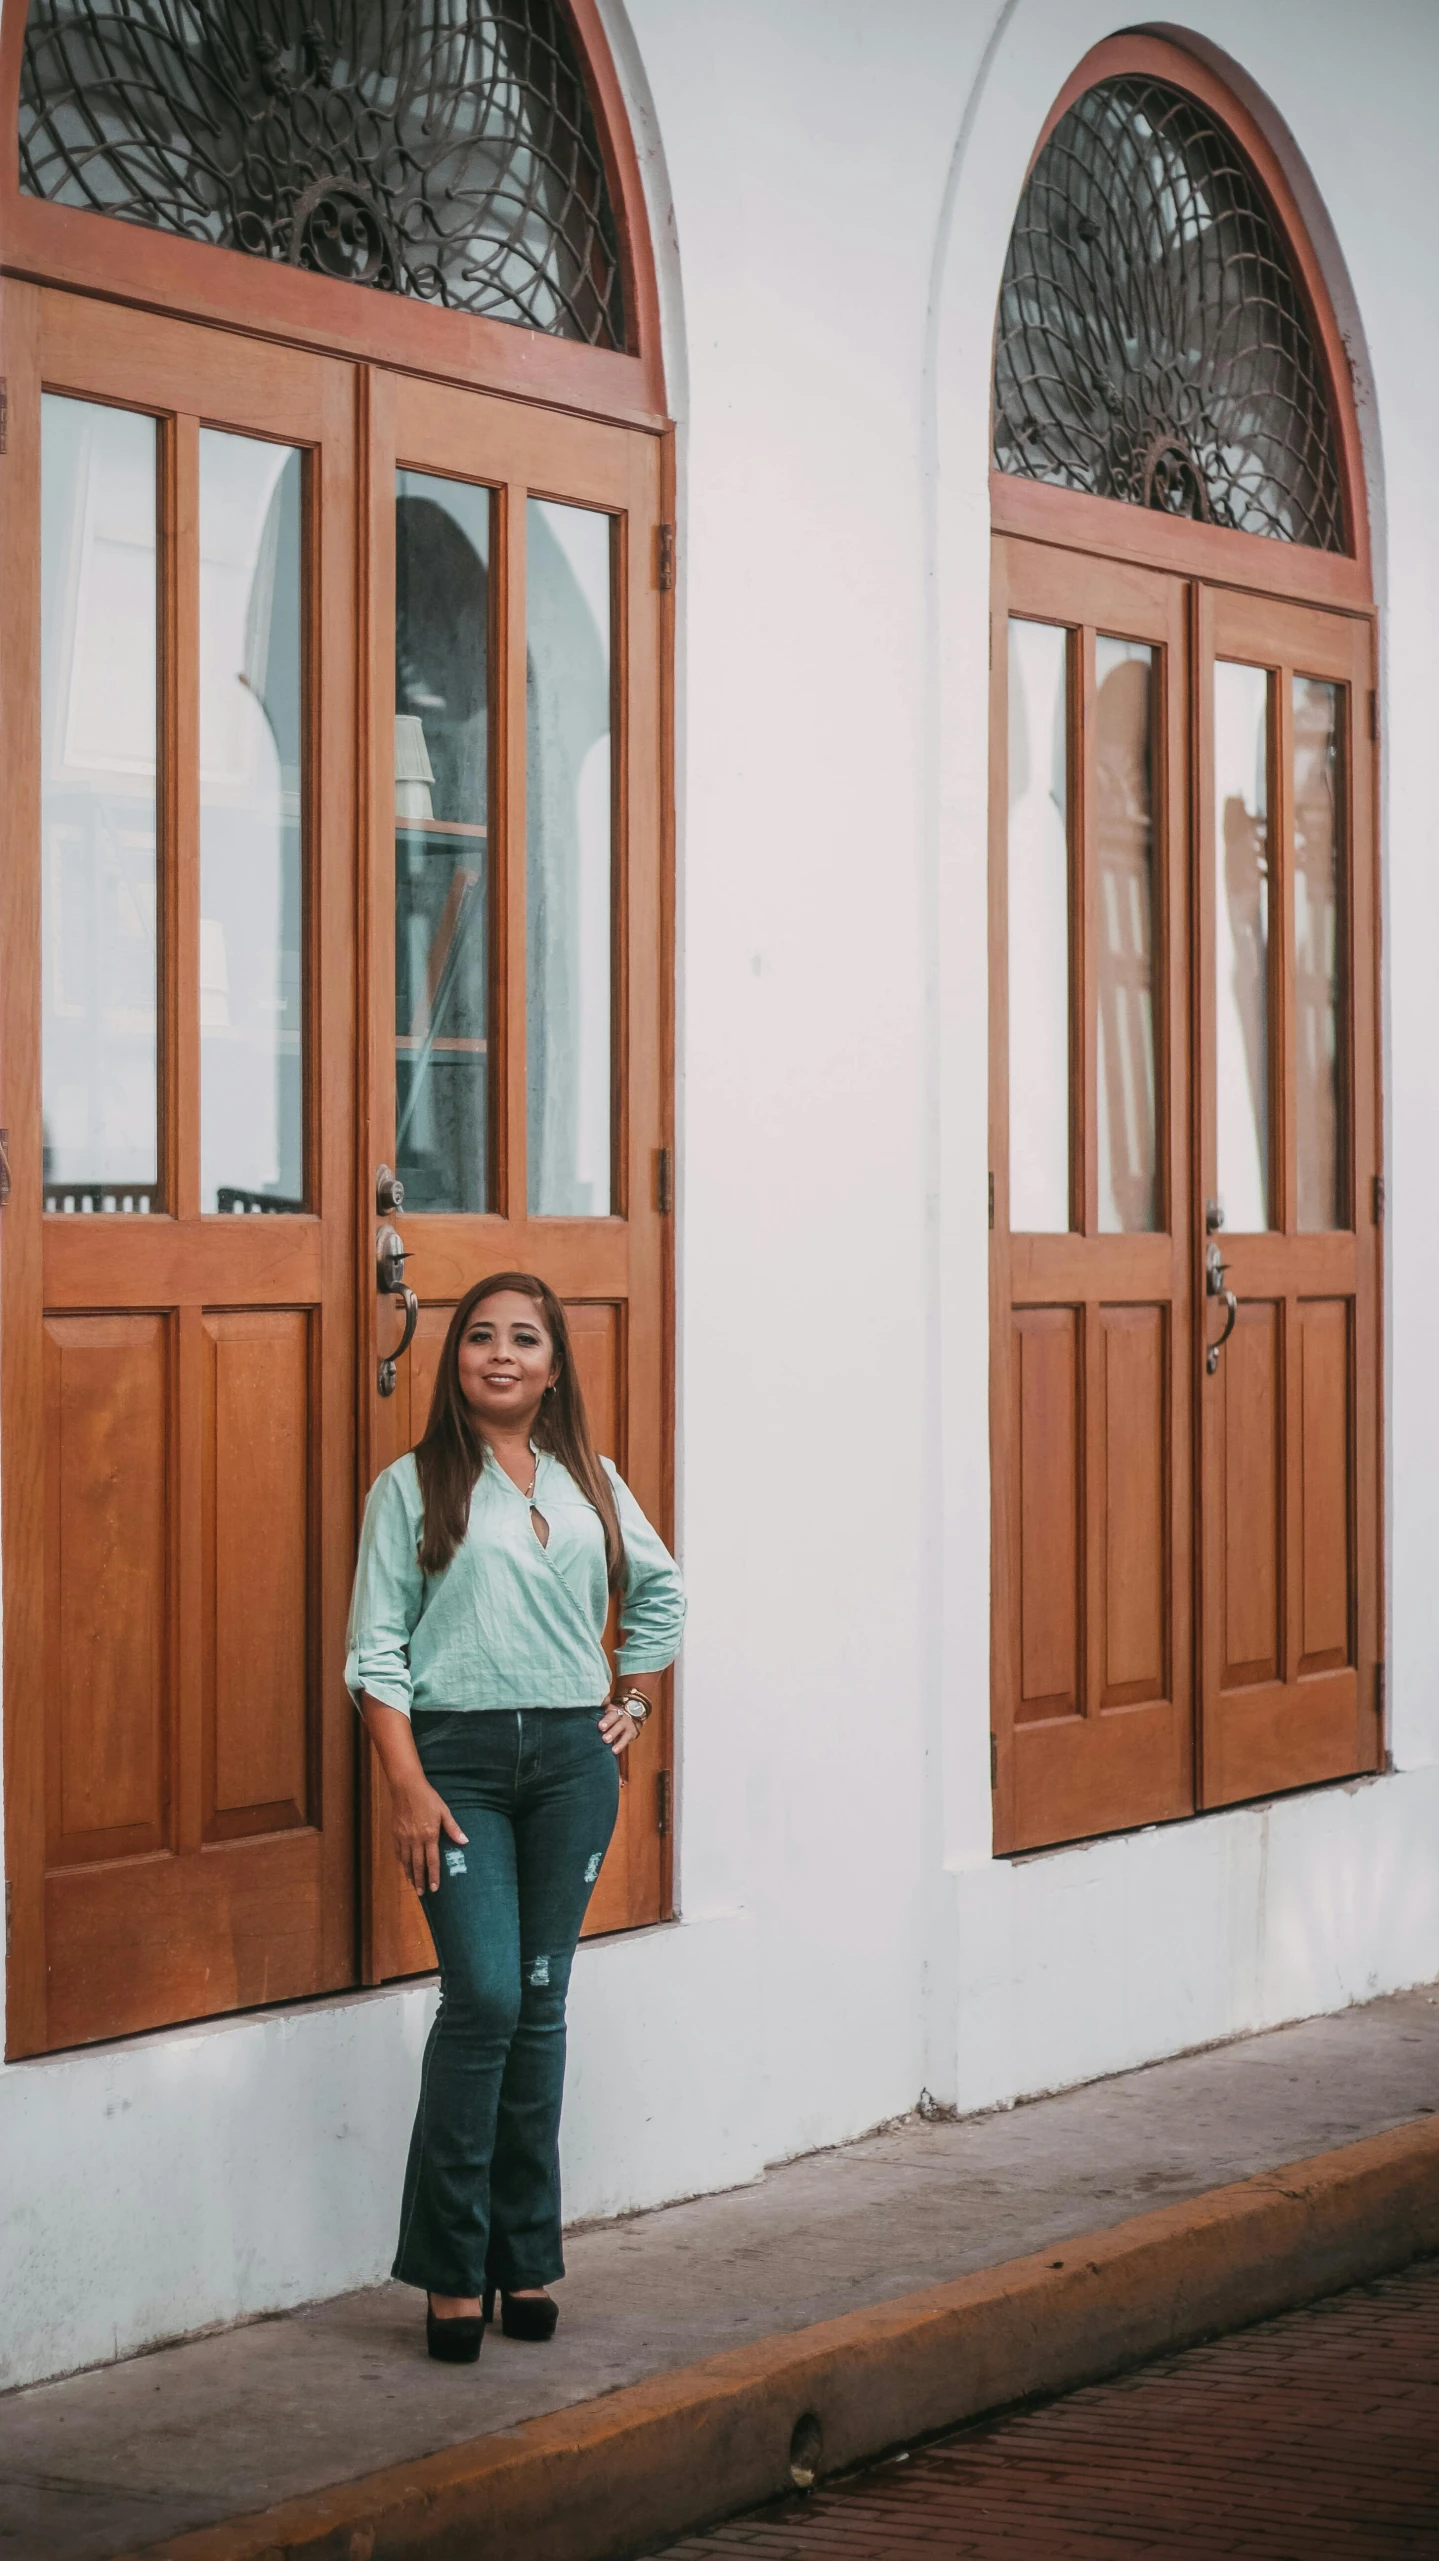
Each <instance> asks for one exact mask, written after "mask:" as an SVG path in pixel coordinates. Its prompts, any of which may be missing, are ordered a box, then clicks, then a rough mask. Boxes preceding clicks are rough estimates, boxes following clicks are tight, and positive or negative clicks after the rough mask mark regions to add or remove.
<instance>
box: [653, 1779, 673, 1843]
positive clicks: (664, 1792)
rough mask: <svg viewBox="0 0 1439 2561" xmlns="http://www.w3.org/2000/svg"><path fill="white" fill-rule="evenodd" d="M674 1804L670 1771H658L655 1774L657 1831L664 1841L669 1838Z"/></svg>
mask: <svg viewBox="0 0 1439 2561" xmlns="http://www.w3.org/2000/svg"><path fill="white" fill-rule="evenodd" d="M672 1802H673V1798H672V1795H671V1790H670V1774H669V1771H668V1770H657V1771H656V1772H655V1829H656V1831H657V1832H658V1833H659V1836H660V1839H661V1840H662V1841H664V1840H667V1839H668V1838H669V1828H670V1807H671V1804H672Z"/></svg>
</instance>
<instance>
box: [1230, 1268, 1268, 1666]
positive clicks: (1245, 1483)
mask: <svg viewBox="0 0 1439 2561" xmlns="http://www.w3.org/2000/svg"><path fill="white" fill-rule="evenodd" d="M1283 1345H1284V1308H1283V1305H1282V1303H1280V1304H1275V1303H1274V1302H1272V1301H1271V1302H1266V1301H1264V1300H1258V1301H1255V1300H1249V1301H1246V1303H1245V1304H1244V1305H1243V1306H1242V1307H1241V1309H1240V1311H1239V1320H1238V1323H1237V1324H1236V1326H1235V1329H1234V1332H1233V1334H1232V1336H1231V1337H1230V1340H1229V1343H1228V1344H1227V1346H1226V1348H1225V1352H1224V1356H1223V1361H1222V1363H1221V1370H1222V1381H1223V1383H1222V1385H1220V1386H1219V1388H1218V1400H1217V1401H1218V1404H1219V1408H1220V1413H1221V1416H1222V1435H1223V1456H1222V1461H1221V1467H1222V1478H1221V1481H1222V1484H1223V1505H1224V1511H1223V1518H1224V1547H1223V1604H1222V1607H1223V1628H1224V1657H1223V1669H1222V1672H1221V1675H1220V1678H1221V1683H1222V1686H1223V1687H1224V1688H1226V1689H1238V1688H1241V1687H1243V1686H1244V1685H1245V1684H1246V1683H1252V1682H1255V1681H1272V1680H1274V1679H1276V1678H1277V1677H1278V1674H1279V1661H1280V1645H1281V1641H1282V1631H1283V1626H1284V1585H1283V1551H1282V1545H1281V1537H1280V1529H1281V1520H1282V1514H1281V1510H1280V1487H1281V1485H1282V1483H1283V1479H1284V1465H1283V1450H1282V1446H1281V1432H1282V1425H1283V1412H1284V1381H1283V1374H1282V1364H1283ZM1231 1356H1232V1357H1231Z"/></svg>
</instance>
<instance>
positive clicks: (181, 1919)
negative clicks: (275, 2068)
mask: <svg viewBox="0 0 1439 2561" xmlns="http://www.w3.org/2000/svg"><path fill="white" fill-rule="evenodd" d="M324 1890H325V1877H324V1861H323V1845H322V1842H321V1839H320V1836H319V1834H318V1833H315V1832H312V1831H303V1832H291V1833H288V1834H286V1833H280V1834H271V1835H269V1836H268V1837H267V1838H263V1839H259V1840H245V1841H238V1842H232V1843H224V1844H218V1845H216V1846H215V1847H214V1848H212V1849H207V1850H206V1851H205V1852H204V1854H203V1856H201V1857H198V1858H195V1857H184V1856H181V1855H178V1854H176V1853H172V1852H168V1851H166V1852H162V1853H160V1854H159V1855H158V1856H152V1857H149V1858H141V1859H130V1860H125V1861H123V1862H121V1863H119V1864H113V1865H112V1864H106V1865H90V1866H86V1867H77V1868H72V1869H68V1870H66V1869H61V1870H59V1871H52V1872H51V1874H50V1875H49V1877H48V1878H47V1879H46V1888H45V1900H46V1909H45V1923H46V1936H47V1941H48V1945H49V1950H50V1962H51V1966H52V1969H53V1973H52V1982H51V1991H50V2001H51V2015H50V2022H49V2026H50V2040H51V2042H52V2044H54V2045H57V2046H65V2045H78V2044H81V2043H83V2042H85V2041H86V2040H87V2039H89V2038H92V2037H94V2036H96V2035H98V2034H102V2033H103V2034H104V2035H105V2036H107V2037H108V2036H131V2035H134V2034H136V2033H137V2032H138V2031H139V2030H141V2029H144V2028H148V2027H153V2026H154V2025H155V2022H156V2020H157V2019H164V2020H165V2021H166V2022H167V2023H169V2024H174V2023H176V2022H178V2021H180V2020H183V2019H199V2018H209V2017H212V2016H213V2015H214V2014H215V2013H216V2012H218V2011H223V2010H238V2009H252V2008H257V2007H259V2006H260V2005H261V2004H263V2003H265V2002H268V2001H297V2000H303V1999H305V1998H306V1997H307V1996H308V1995H309V1994H311V1993H315V1992H323V1991H326V1990H329V1989H331V1988H332V1986H331V1984H330V1981H329V1979H328V1970H327V1967H326V1965H325V1962H324V1958H323V1954H322V1950H323V1945H324V1911H323V1899H324ZM102 2020H103V2022H104V2026H103V2028H101V2027H100V2026H99V2025H98V2024H97V2022H99V2021H102Z"/></svg>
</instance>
